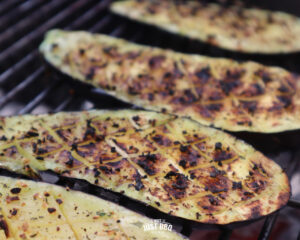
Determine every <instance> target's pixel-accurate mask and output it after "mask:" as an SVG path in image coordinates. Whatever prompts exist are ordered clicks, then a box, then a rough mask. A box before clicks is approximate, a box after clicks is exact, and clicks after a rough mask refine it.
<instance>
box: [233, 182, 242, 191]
mask: <svg viewBox="0 0 300 240" xmlns="http://www.w3.org/2000/svg"><path fill="white" fill-rule="evenodd" d="M242 188H243V187H242V182H232V190H236V189H239V190H242Z"/></svg>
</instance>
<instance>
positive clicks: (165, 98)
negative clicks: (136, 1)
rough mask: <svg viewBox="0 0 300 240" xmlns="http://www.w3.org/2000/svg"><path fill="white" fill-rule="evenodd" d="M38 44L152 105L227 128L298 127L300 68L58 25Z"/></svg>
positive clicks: (91, 77) (53, 57)
mask: <svg viewBox="0 0 300 240" xmlns="http://www.w3.org/2000/svg"><path fill="white" fill-rule="evenodd" d="M40 51H41V52H42V53H43V55H44V56H45V58H46V60H47V61H48V62H49V63H51V64H52V65H53V66H55V67H56V68H58V69H59V70H61V71H62V72H64V73H66V74H68V75H69V76H71V77H73V78H74V79H78V80H81V81H82V82H85V83H87V84H91V85H93V86H95V87H97V88H102V89H104V90H105V91H106V92H107V93H109V94H111V95H113V96H116V97H117V98H119V99H122V100H125V101H127V102H131V103H134V104H136V105H138V106H142V107H144V108H146V109H150V110H155V111H167V112H170V113H174V114H177V115H180V116H190V117H192V118H193V119H195V120H197V121H198V122H200V123H202V124H204V125H213V126H216V127H219V128H222V129H226V130H229V131H250V132H263V133H271V132H281V131H286V130H293V129H299V128H300V117H299V116H300V91H299V90H298V89H299V88H300V80H299V76H298V75H295V74H292V73H290V72H288V71H285V70H284V69H281V68H276V67H266V66H263V65H260V64H257V63H254V62H245V63H238V62H236V61H233V60H228V59H221V58H219V59H216V58H209V57H204V56H200V55H188V54H181V53H176V52H172V51H169V50H162V49H158V48H151V47H146V46H141V45H136V44H133V43H129V42H127V41H124V40H120V39H116V38H112V37H108V36H105V35H92V34H89V33H86V32H64V31H60V30H53V31H51V32H49V33H48V34H47V36H46V39H45V40H44V42H43V43H42V45H41V47H40Z"/></svg>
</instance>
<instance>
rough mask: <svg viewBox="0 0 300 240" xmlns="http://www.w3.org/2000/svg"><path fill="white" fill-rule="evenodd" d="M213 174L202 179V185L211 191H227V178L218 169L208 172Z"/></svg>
mask: <svg viewBox="0 0 300 240" xmlns="http://www.w3.org/2000/svg"><path fill="white" fill-rule="evenodd" d="M210 174H212V175H213V176H210V177H209V178H205V179H204V181H203V182H204V186H205V190H206V191H210V192H212V193H221V192H227V191H228V190H229V180H228V178H227V177H225V176H224V174H225V173H224V172H223V171H221V172H219V171H218V170H212V171H211V172H210Z"/></svg>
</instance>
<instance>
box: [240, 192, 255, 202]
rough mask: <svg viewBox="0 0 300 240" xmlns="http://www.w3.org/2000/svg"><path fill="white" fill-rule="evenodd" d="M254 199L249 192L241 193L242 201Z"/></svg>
mask: <svg viewBox="0 0 300 240" xmlns="http://www.w3.org/2000/svg"><path fill="white" fill-rule="evenodd" d="M252 197H254V194H253V193H251V192H247V191H246V192H243V196H242V201H245V200H248V199H250V198H252Z"/></svg>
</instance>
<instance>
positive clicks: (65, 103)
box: [54, 96, 74, 112]
mask: <svg viewBox="0 0 300 240" xmlns="http://www.w3.org/2000/svg"><path fill="white" fill-rule="evenodd" d="M73 99H74V96H68V97H67V98H66V99H65V100H64V101H63V102H62V103H61V104H59V105H58V106H57V107H56V108H55V109H54V112H60V111H62V110H64V109H66V108H67V107H68V105H69V104H71V102H72V101H73Z"/></svg>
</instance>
